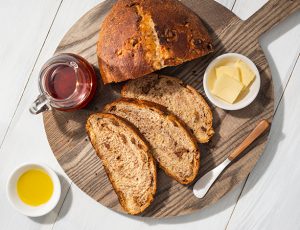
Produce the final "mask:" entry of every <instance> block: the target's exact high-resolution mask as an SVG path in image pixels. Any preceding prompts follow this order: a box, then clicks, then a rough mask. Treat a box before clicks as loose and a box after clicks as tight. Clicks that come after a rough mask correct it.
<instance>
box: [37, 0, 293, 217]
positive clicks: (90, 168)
mask: <svg viewBox="0 0 300 230" xmlns="http://www.w3.org/2000/svg"><path fill="white" fill-rule="evenodd" d="M182 2H183V3H184V4H186V5H187V6H188V7H190V8H192V9H193V10H194V11H195V12H196V13H197V14H198V15H199V16H200V17H201V18H202V20H203V21H204V23H205V24H206V26H207V27H208V28H209V31H210V33H211V34H212V37H213V40H214V47H215V52H214V53H212V54H210V55H208V56H205V57H202V58H199V59H197V60H194V61H191V62H188V63H185V64H182V65H180V66H177V67H169V68H166V69H164V70H162V71H161V72H162V73H164V74H166V75H170V76H176V77H179V78H180V79H182V80H183V81H184V82H185V83H188V84H190V85H192V86H193V87H195V88H196V89H197V90H198V91H199V92H200V93H201V94H202V95H204V91H203V86H202V76H203V73H204V70H205V68H206V67H207V65H208V64H209V62H210V61H211V60H212V59H213V58H215V57H216V56H218V55H220V54H222V53H226V52H238V53H241V54H244V55H246V56H248V57H249V58H250V59H252V60H253V61H254V63H255V64H256V65H257V67H258V69H259V71H260V74H261V90H260V93H259V95H258V97H257V99H256V100H255V101H254V102H253V103H252V104H251V105H249V106H248V107H247V108H245V109H242V110H239V111H232V112H230V111H228V112H226V111H224V110H222V109H219V108H216V107H214V106H211V107H212V110H213V115H214V128H215V131H216V133H215V135H214V137H213V138H212V140H211V141H210V142H209V143H208V144H203V145H200V150H201V166H200V171H199V174H198V177H197V179H198V178H200V177H201V176H202V175H204V174H205V173H206V172H208V171H209V170H211V169H213V168H214V167H216V166H217V165H218V164H220V163H221V162H222V161H224V160H225V159H226V157H227V156H228V154H229V153H230V152H231V151H232V150H233V149H234V148H235V147H236V146H238V145H239V144H240V143H241V142H242V141H243V139H244V138H245V137H246V136H247V134H249V132H250V131H251V130H252V129H253V128H254V126H255V125H256V124H257V123H258V121H260V120H261V119H268V120H269V121H270V122H271V120H272V116H273V111H274V92H273V84H272V78H271V74H270V70H269V67H268V64H267V61H266V59H265V56H264V54H263V52H262V50H261V48H260V47H259V44H258V37H259V35H261V33H263V32H264V31H265V30H266V29H268V28H270V27H271V26H272V25H274V24H277V23H278V22H279V20H280V19H282V17H283V16H282V15H284V14H286V15H288V13H287V12H285V10H282V9H281V10H278V9H274V7H273V5H272V4H269V3H268V4H267V6H265V7H264V8H263V9H262V10H260V12H259V13H256V14H255V15H254V17H252V18H251V20H248V21H246V22H243V21H241V20H240V19H238V18H237V17H236V16H235V15H233V14H232V13H231V12H230V11H229V10H227V9H226V8H224V7H223V6H221V5H219V4H218V3H216V2H214V1H213V0H201V1H200V0H183V1H182ZM271 2H272V1H271ZM274 2H275V1H274ZM282 2H283V1H282ZM289 2H292V1H289ZM113 3H114V1H113V0H108V1H105V2H104V3H102V4H99V5H97V6H96V7H94V8H93V9H92V10H90V11H89V12H88V13H87V14H85V15H84V16H83V17H82V18H81V19H80V20H79V21H77V22H76V23H75V25H74V26H73V27H72V28H71V29H70V30H69V32H68V33H67V34H66V35H65V37H64V38H63V40H62V41H61V42H60V44H59V46H58V48H57V50H56V53H65V52H71V53H76V54H79V55H81V56H82V57H84V58H86V59H87V60H88V61H89V62H90V63H92V64H93V65H94V68H95V70H96V72H97V75H98V79H99V87H98V91H97V93H96V96H95V98H94V99H93V101H92V103H91V104H90V105H89V106H88V107H87V108H85V109H84V110H81V111H76V112H69V113H67V112H61V111H56V110H52V111H48V112H45V113H44V114H43V116H44V125H45V130H46V133H47V137H48V141H49V144H50V146H51V148H52V150H53V153H54V155H55V157H56V158H57V160H58V162H59V164H60V165H61V167H62V168H63V169H64V171H65V172H66V174H67V175H68V176H69V177H70V178H71V180H72V181H73V182H74V183H75V184H76V185H77V186H78V187H79V188H80V189H81V190H82V191H84V192H85V193H87V194H88V195H89V196H90V197H92V198H93V199H95V200H96V201H98V202H99V203H101V204H102V205H104V206H106V207H108V208H111V209H113V210H115V211H119V212H124V211H123V210H122V208H121V206H120V204H119V202H118V198H117V196H116V194H115V192H114V190H113V189H112V186H111V184H110V182H109V180H108V178H107V176H106V174H105V171H104V168H103V166H102V164H101V161H100V160H99V158H98V157H97V156H96V153H95V151H94V150H93V148H92V146H91V144H90V142H89V140H88V137H87V135H86V132H85V123H86V119H87V117H88V116H89V115H90V114H91V113H94V112H97V111H101V109H102V108H103V106H104V105H105V104H107V103H108V102H111V101H113V100H114V99H116V98H118V97H119V88H120V87H119V86H120V85H119V84H113V85H107V86H103V84H102V83H101V80H100V74H99V69H98V67H97V57H96V42H97V39H98V32H99V28H100V25H101V23H102V21H103V19H104V17H105V15H106V14H107V12H108V11H109V10H110V9H111V7H112V6H113ZM291 7H292V6H291ZM284 12H285V13H284ZM270 13H272V14H278V15H280V17H281V18H278V20H274V18H273V19H272V20H271V19H270V20H268V19H266V18H262V17H261V15H262V14H265V15H269V16H270ZM262 22H264V23H262ZM261 24H263V26H260V25H261ZM254 26H255V28H256V30H250V31H249V28H254ZM268 133H269V131H268V132H266V133H265V134H264V135H263V136H262V137H260V138H259V139H258V140H257V141H255V143H253V144H252V145H251V146H250V147H249V148H247V149H246V151H245V154H243V156H242V157H240V158H239V159H238V160H237V161H235V162H234V163H232V164H231V165H230V166H229V167H228V168H227V169H226V170H225V171H224V172H223V173H222V174H221V176H220V177H219V178H218V180H217V181H216V182H215V183H214V185H213V186H212V187H211V189H210V190H209V192H208V193H207V195H206V196H205V197H204V198H203V199H197V198H196V197H195V196H194V195H193V192H192V186H193V184H191V185H190V186H184V185H181V184H179V183H177V182H176V181H174V180H172V179H171V178H169V177H168V176H166V175H165V174H164V173H163V172H162V171H161V170H160V169H159V170H158V185H157V193H156V197H155V199H154V201H153V203H152V204H151V205H150V207H149V208H148V209H146V211H145V212H144V213H142V214H141V215H142V216H149V217H167V216H179V215H184V214H189V213H192V212H193V211H196V210H199V209H201V208H203V207H205V206H208V205H210V204H213V203H215V202H216V201H218V200H219V199H220V198H221V197H223V196H224V195H225V194H226V193H227V192H229V191H230V190H231V189H232V188H233V187H234V186H235V185H237V184H238V183H240V182H241V181H243V180H244V179H245V178H246V177H247V175H248V174H249V173H250V172H251V170H252V169H253V167H254V165H255V164H256V162H257V160H258V159H259V157H260V156H261V154H262V153H263V150H264V148H265V146H266V144H267V140H268Z"/></svg>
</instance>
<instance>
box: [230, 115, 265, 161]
mask: <svg viewBox="0 0 300 230" xmlns="http://www.w3.org/2000/svg"><path fill="white" fill-rule="evenodd" d="M269 126H270V124H269V122H268V121H267V120H262V121H261V122H259V123H258V125H257V126H256V127H255V128H254V129H253V131H252V132H251V133H250V134H249V135H248V137H246V139H245V140H244V141H243V142H242V143H241V144H240V145H239V146H238V147H237V148H236V149H235V150H234V151H233V152H232V153H231V154H230V155H229V157H228V159H229V160H231V161H232V160H234V159H235V158H237V157H238V156H239V155H240V154H241V153H242V152H243V151H244V150H245V149H246V148H247V147H248V146H249V145H250V144H251V143H252V142H253V141H255V140H256V138H258V137H259V136H260V135H261V134H262V133H263V132H264V131H265V130H266V129H267V128H268V127H269Z"/></svg>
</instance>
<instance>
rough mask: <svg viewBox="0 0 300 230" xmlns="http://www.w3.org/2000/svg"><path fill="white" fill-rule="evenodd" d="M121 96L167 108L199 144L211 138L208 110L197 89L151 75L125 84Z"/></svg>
mask: <svg viewBox="0 0 300 230" xmlns="http://www.w3.org/2000/svg"><path fill="white" fill-rule="evenodd" d="M121 94H122V96H123V97H128V98H137V99H141V100H148V101H152V102H155V103H158V104H161V105H163V106H165V107H167V109H168V110H169V111H171V112H172V113H174V114H175V115H176V116H178V117H179V118H181V119H182V120H183V121H184V122H185V123H186V124H187V126H188V127H189V128H190V129H191V131H192V132H193V134H194V135H195V136H196V138H197V140H198V141H199V142H200V143H206V142H208V141H209V140H210V138H211V137H212V135H213V134H214V130H213V126H212V123H213V116H212V112H211V109H210V107H209V106H208V104H207V103H206V101H205V100H204V98H203V97H202V96H201V95H200V93H198V92H197V90H196V89H194V88H193V87H191V86H189V85H185V84H184V83H183V82H182V81H181V80H179V79H178V78H174V77H168V76H163V75H158V74H151V75H149V76H147V77H143V78H139V79H135V80H131V81H128V82H127V83H126V84H125V85H124V87H123V89H122V92H121Z"/></svg>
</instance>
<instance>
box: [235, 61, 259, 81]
mask: <svg viewBox="0 0 300 230" xmlns="http://www.w3.org/2000/svg"><path fill="white" fill-rule="evenodd" d="M235 66H236V67H237V68H239V70H240V72H241V81H242V83H243V85H244V86H245V87H248V86H249V85H250V83H251V82H252V81H253V80H254V79H255V74H254V73H253V72H252V70H251V69H250V68H249V66H248V65H247V64H246V63H244V62H242V61H241V60H239V61H237V62H236V63H235Z"/></svg>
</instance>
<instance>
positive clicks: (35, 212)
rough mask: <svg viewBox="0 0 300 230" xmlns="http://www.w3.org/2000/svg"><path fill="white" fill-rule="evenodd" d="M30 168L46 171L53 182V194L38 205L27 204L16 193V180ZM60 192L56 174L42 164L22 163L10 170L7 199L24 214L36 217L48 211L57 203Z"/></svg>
mask: <svg viewBox="0 0 300 230" xmlns="http://www.w3.org/2000/svg"><path fill="white" fill-rule="evenodd" d="M30 169H40V170H43V171H44V172H45V173H47V174H48V175H49V176H50V178H51V180H52V182H53V194H52V196H51V198H50V200H49V201H48V202H47V203H45V204H42V205H39V206H30V205H27V204H25V203H24V202H23V201H22V200H21V199H20V198H19V196H18V194H17V182H18V179H19V177H20V176H21V175H22V174H23V173H25V172H26V171H28V170H30ZM60 194H61V185H60V181H59V178H58V176H57V174H56V173H55V172H54V171H53V170H52V169H50V168H49V167H48V166H46V165H44V164H37V163H27V164H23V165H21V166H19V167H18V168H16V169H15V170H14V171H13V172H12V174H11V176H10V177H9V179H8V182H7V195H8V200H9V201H10V203H11V204H12V206H13V207H14V208H15V209H16V210H17V211H19V212H20V213H22V214H24V215H26V216H31V217H37V216H43V215H45V214H47V213H49V212H50V211H51V210H52V209H54V207H55V206H56V205H57V203H58V201H59V198H60Z"/></svg>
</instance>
